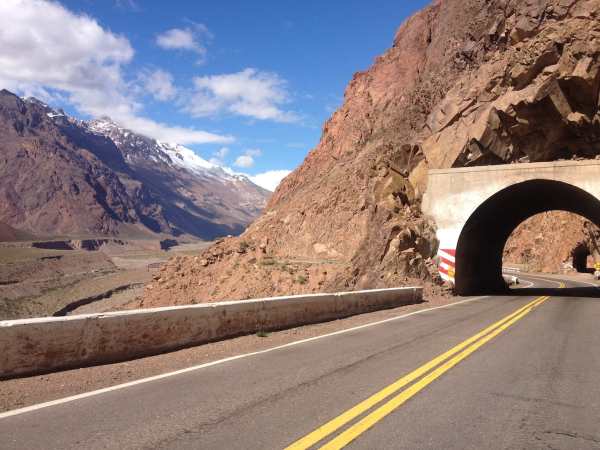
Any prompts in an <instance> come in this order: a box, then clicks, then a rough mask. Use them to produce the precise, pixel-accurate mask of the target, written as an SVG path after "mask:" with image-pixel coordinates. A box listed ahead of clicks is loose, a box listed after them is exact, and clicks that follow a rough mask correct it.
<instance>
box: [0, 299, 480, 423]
mask: <svg viewBox="0 0 600 450" xmlns="http://www.w3.org/2000/svg"><path fill="white" fill-rule="evenodd" d="M487 297H489V295H484V296H481V297H474V298H467V299H465V300H461V301H458V302H454V303H449V304H447V305H442V306H436V307H434V308H427V309H421V310H419V311H413V312H411V313H408V314H403V315H401V316H396V317H390V318H388V319H383V320H379V321H377V322H371V323H367V324H364V325H359V326H356V327H352V328H347V329H344V330H339V331H334V332H332V333H327V334H323V335H320V336H314V337H311V338H307V339H301V340H299V341H294V342H288V343H287V344H283V345H279V346H277V347H271V348H267V349H265V350H259V351H256V352H251V353H244V354H242V355H236V356H230V357H228V358H224V359H219V360H217V361H211V362H208V363H204V364H200V365H197V366H192V367H187V368H185V369H180V370H176V371H173V372H167V373H163V374H160V375H154V376H151V377H147V378H140V379H139V380H134V381H129V382H127V383H122V384H117V385H115V386H109V387H106V388H102V389H97V390H95V391H90V392H84V393H82V394H77V395H72V396H70V397H65V398H60V399H57V400H51V401H49V402H44V403H38V404H36V405H31V406H26V407H24V408H19V409H13V410H12V411H6V412H4V413H0V420H1V419H6V418H8V417H12V416H17V415H20V414H25V413H28V412H32V411H36V410H38V409H43V408H48V407H51V406H56V405H61V404H63V403H69V402H73V401H75V400H81V399H84V398H88V397H93V396H96V395H100V394H105V393H107V392H112V391H117V390H120V389H125V388H128V387H132V386H137V385H138V384H145V383H150V382H152V381H157V380H162V379H163V378H169V377H173V376H176V375H181V374H184V373H188V372H193V371H196V370H200V369H205V368H207V367H212V366H216V365H218V364H223V363H226V362H230V361H235V360H237V359H242V358H248V357H250V356H257V355H262V354H264V353H269V352H272V351H275V350H281V349H283V348H288V347H294V346H296V345H300V344H305V343H307V342H312V341H316V340H318V339H324V338H328V337H331V336H337V335H340V334H344V333H350V332H352V331H357V330H363V329H365V328H369V327H373V326H376V325H381V324H384V323H388V322H392V321H394V320H399V319H404V318H407V317H410V316H415V315H417V314H422V313H426V312H429V311H435V310H438V309H444V308H449V307H452V306H456V305H461V304H464V303H470V302H474V301H476V300H482V299H484V298H487ZM0 383H2V382H1V381H0Z"/></svg>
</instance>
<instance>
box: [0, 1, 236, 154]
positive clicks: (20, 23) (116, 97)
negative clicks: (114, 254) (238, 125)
mask: <svg viewBox="0 0 600 450" xmlns="http://www.w3.org/2000/svg"><path fill="white" fill-rule="evenodd" d="M133 55H134V51H133V48H132V47H131V45H130V43H129V41H128V40H127V39H126V38H125V37H123V36H120V35H116V34H114V33H112V32H110V31H108V30H105V29H104V28H102V27H101V26H100V25H99V24H98V23H97V22H96V20H94V19H93V18H91V17H89V16H87V15H76V14H74V13H72V12H70V11H69V10H67V9H66V8H64V7H63V6H61V5H60V4H58V3H55V2H49V1H46V0H1V1H0V86H1V87H3V88H6V89H9V90H13V91H16V92H17V93H20V94H31V93H33V94H35V93H36V92H46V93H47V94H48V95H49V96H60V97H64V98H65V99H66V100H67V101H69V102H70V103H71V104H72V105H74V106H75V107H76V108H77V109H78V110H79V111H80V112H82V113H85V114H89V115H92V116H102V115H108V116H110V117H112V118H113V119H114V120H116V121H118V122H121V123H122V124H123V125H124V126H126V127H128V128H132V129H134V130H136V131H138V132H141V133H144V134H147V135H148V136H151V137H154V138H157V139H161V140H166V141H174V142H179V143H181V144H194V143H196V144H200V143H208V142H211V143H212V142H230V141H231V140H232V138H231V137H228V136H220V135H217V134H213V133H208V132H205V131H200V130H195V129H188V128H182V127H170V126H168V125H166V124H163V123H158V122H155V121H152V120H150V119H147V118H144V117H141V116H140V110H141V109H142V105H141V104H140V103H139V101H138V99H137V98H136V97H135V94H136V92H137V90H136V89H135V86H132V84H131V83H128V82H127V81H125V79H124V76H123V70H122V68H123V66H124V65H127V64H128V63H130V62H131V60H132V58H133Z"/></svg>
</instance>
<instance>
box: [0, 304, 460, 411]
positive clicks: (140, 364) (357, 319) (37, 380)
mask: <svg viewBox="0 0 600 450" xmlns="http://www.w3.org/2000/svg"><path fill="white" fill-rule="evenodd" d="M459 300H461V298H459V297H444V296H436V295H432V296H427V298H426V301H425V302H423V303H420V304H417V305H408V306H403V307H400V308H394V309H389V310H384V311H376V312H372V313H368V314H362V315H357V316H353V317H349V318H346V319H342V320H336V321H331V322H325V323H321V324H316V325H309V326H303V327H298V328H292V329H289V330H284V331H279V332H274V333H269V334H268V335H267V336H266V337H259V336H257V335H248V336H242V337H239V338H235V339H228V340H224V341H220V342H215V343H211V344H205V345H200V346H197V347H192V348H188V349H184V350H179V351H176V352H171V353H165V354H162V355H157V356H152V357H147V358H140V359H137V360H133V361H128V362H123V363H117V364H107V365H102V366H94V367H86V368H82V369H75V370H67V371H62V372H56V373H51V374H47V375H40V376H33V377H27V378H18V379H14V380H6V381H0V411H8V410H12V409H16V408H22V407H25V406H29V405H34V404H37V403H41V402H46V401H50V400H55V399H59V398H63V397H67V396H71V395H76V394H80V393H83V392H88V391H92V390H96V389H101V388H105V387H109V386H114V385H117V384H121V383H126V382H129V381H133V380H138V379H141V378H146V377H150V376H153V375H159V374H162V373H166V372H170V371H174V370H179V369H183V368H187V367H192V366H195V365H198V364H203V363H207V362H211V361H217V360H220V359H223V358H227V357H231V356H235V355H241V354H244V353H249V352H255V351H259V350H264V349H268V348H272V347H276V346H279V345H283V344H287V343H290V342H293V341H298V340H301V339H306V338H310V337H314V336H320V335H324V334H327V333H332V332H334V331H339V330H344V329H348V328H352V327H355V326H359V325H364V324H367V323H371V322H376V321H379V320H384V319H389V318H392V317H396V316H399V315H403V314H407V313H411V312H415V311H419V310H422V309H427V308H432V307H436V306H442V305H446V304H450V303H454V302H456V301H459Z"/></svg>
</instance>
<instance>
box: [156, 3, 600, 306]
mask: <svg viewBox="0 0 600 450" xmlns="http://www.w3.org/2000/svg"><path fill="white" fill-rule="evenodd" d="M599 11H600V0H587V1H586V0H579V1H577V0H528V1H520V0H519V1H517V0H492V1H484V0H443V1H436V2H434V3H433V4H432V5H431V6H430V7H428V8H426V9H424V10H423V11H421V12H419V13H417V14H415V15H414V16H413V17H411V18H410V19H408V20H407V21H406V22H405V23H404V24H403V25H402V26H401V27H400V28H399V30H398V32H397V34H396V36H395V39H394V42H393V46H392V48H390V49H389V50H387V51H386V52H385V53H384V54H383V55H382V56H380V57H378V58H376V60H375V62H374V64H373V65H372V66H371V68H369V70H367V71H365V72H361V73H357V74H355V75H354V77H353V79H352V81H351V82H350V84H349V86H348V88H347V89H346V93H345V99H344V104H343V106H342V107H341V108H340V109H339V110H338V111H336V112H335V113H334V114H333V116H332V117H331V118H330V119H329V120H328V121H327V122H326V123H325V124H324V126H323V134H322V138H321V141H320V143H319V145H318V146H317V147H316V148H315V149H313V150H312V151H311V152H310V154H309V155H308V156H307V158H306V160H305V161H304V163H303V164H302V165H301V166H300V167H299V168H298V169H297V170H296V171H295V172H294V173H292V174H291V175H290V176H288V177H287V178H286V179H285V180H284V181H283V182H282V183H281V185H280V186H279V188H278V189H277V191H276V192H275V194H274V195H273V197H272V198H271V200H270V202H269V204H268V207H267V209H266V211H265V212H264V213H263V215H262V216H261V217H260V218H259V219H258V220H257V221H255V222H254V223H253V224H252V226H250V228H249V229H248V230H247V231H246V232H245V233H244V235H243V236H242V237H240V238H239V239H230V240H226V241H224V242H222V243H220V244H218V245H217V246H216V247H214V248H213V249H209V250H208V251H207V254H206V255H202V256H201V257H200V259H199V261H196V260H194V259H193V258H188V259H178V260H177V261H172V262H170V263H169V264H167V265H166V266H165V267H164V269H163V272H162V273H161V274H160V275H159V276H158V277H157V281H156V282H155V283H152V284H151V285H150V286H149V287H148V290H147V293H146V298H145V301H144V304H146V305H160V304H170V303H177V302H183V303H186V302H190V301H207V300H214V299H225V298H231V299H234V298H245V297H252V296H258V295H273V294H284V293H286V294H287V293H295V292H306V291H319V290H340V289H354V288H376V287H384V286H392V285H402V284H403V283H405V282H407V280H409V279H411V280H413V281H414V279H421V280H434V277H435V274H434V273H435V271H434V270H431V267H432V261H431V258H432V257H433V256H434V254H435V250H436V246H437V243H436V241H435V237H434V236H435V233H434V230H433V226H432V224H430V223H428V221H427V220H425V219H424V218H423V217H422V216H421V213H420V208H419V203H420V198H421V196H422V194H423V191H424V189H425V186H426V173H427V169H428V168H429V167H432V168H435V167H457V166H462V165H476V164H480V165H482V164H498V163H507V162H519V161H544V160H553V159H557V158H565V157H566V158H571V157H578V158H581V157H595V156H596V155H598V154H599V153H600V145H599V141H598V140H597V139H596V136H597V135H598V133H597V124H598V123H600V122H599V119H598V116H597V112H598V104H597V99H598V80H599V76H598V55H599V54H600V38H599V36H600V25H599V23H598V20H597V17H598V13H599ZM584 93H585V94H584ZM241 242H244V243H246V245H247V248H249V249H251V251H246V252H243V253H239V252H238V251H237V250H236V249H237V248H238V246H239V245H240V243H241ZM266 257H268V258H271V259H270V261H271V260H272V261H276V262H278V261H279V262H280V261H287V262H290V261H305V262H307V261H308V262H310V265H309V266H308V267H309V268H307V269H306V271H305V273H304V275H303V277H304V278H306V277H308V281H307V282H306V283H303V284H299V283H296V282H294V279H295V278H294V277H295V276H296V275H295V272H294V270H297V269H293V270H292V272H294V273H293V274H292V275H290V274H289V273H288V274H286V271H285V270H275V269H273V267H271V266H272V265H271V264H267V265H264V264H261V261H262V260H263V259H264V258H266ZM298 264H300V263H298ZM318 267H323V269H322V270H321V269H317V268H318ZM311 271H312V272H311Z"/></svg>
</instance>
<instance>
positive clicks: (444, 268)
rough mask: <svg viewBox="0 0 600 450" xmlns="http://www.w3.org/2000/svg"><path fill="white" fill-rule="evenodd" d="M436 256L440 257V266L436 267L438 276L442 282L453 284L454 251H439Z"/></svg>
mask: <svg viewBox="0 0 600 450" xmlns="http://www.w3.org/2000/svg"><path fill="white" fill-rule="evenodd" d="M438 256H439V257H440V264H439V267H438V269H439V271H440V276H441V277H442V278H443V279H444V281H448V282H450V283H452V284H454V276H455V270H456V269H455V266H456V250H455V249H450V248H444V249H439V250H438Z"/></svg>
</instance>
